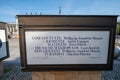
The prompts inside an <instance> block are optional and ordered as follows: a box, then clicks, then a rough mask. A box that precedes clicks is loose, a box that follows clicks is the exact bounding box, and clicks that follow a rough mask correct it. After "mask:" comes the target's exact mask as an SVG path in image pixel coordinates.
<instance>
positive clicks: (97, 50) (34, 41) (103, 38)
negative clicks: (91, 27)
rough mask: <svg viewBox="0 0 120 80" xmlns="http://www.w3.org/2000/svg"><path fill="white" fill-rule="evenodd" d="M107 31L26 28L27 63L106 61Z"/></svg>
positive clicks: (98, 62)
mask: <svg viewBox="0 0 120 80" xmlns="http://www.w3.org/2000/svg"><path fill="white" fill-rule="evenodd" d="M109 35H110V33H109V31H26V32H25V36H26V53H27V64H29V65H30V64H36V65H37V64H39V65H40V64H106V63H107V56H108V46H109Z"/></svg>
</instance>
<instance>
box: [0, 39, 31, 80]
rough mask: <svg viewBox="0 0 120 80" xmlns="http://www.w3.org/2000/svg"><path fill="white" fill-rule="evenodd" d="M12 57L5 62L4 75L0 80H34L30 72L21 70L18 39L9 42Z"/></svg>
mask: <svg viewBox="0 0 120 80" xmlns="http://www.w3.org/2000/svg"><path fill="white" fill-rule="evenodd" d="M9 51H10V57H9V58H8V59H6V60H4V61H3V68H4V74H3V76H2V77H1V78H0V80H32V78H31V73H30V72H22V71H21V69H20V66H21V65H20V50H19V41H18V39H10V40H9Z"/></svg>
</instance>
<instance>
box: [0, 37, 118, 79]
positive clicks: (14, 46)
mask: <svg viewBox="0 0 120 80" xmlns="http://www.w3.org/2000/svg"><path fill="white" fill-rule="evenodd" d="M9 48H10V58H8V59H6V60H5V61H3V65H4V75H3V76H2V77H1V78H0V80H31V73H30V72H22V71H21V69H20V51H19V42H18V40H17V39H11V40H9ZM101 75H102V76H101V79H102V80H120V61H117V60H114V65H113V70H112V71H102V74H101Z"/></svg>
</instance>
